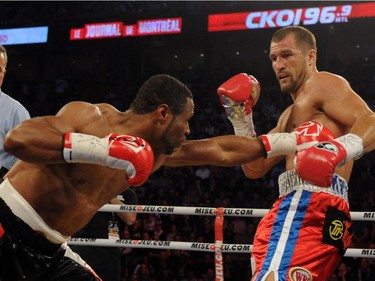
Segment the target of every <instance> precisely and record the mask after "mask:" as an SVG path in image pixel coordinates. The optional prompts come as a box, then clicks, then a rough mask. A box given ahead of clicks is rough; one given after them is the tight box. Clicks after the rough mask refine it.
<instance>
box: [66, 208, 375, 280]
mask: <svg viewBox="0 0 375 281" xmlns="http://www.w3.org/2000/svg"><path fill="white" fill-rule="evenodd" d="M98 211H99V212H133V213H148V214H150V213H153V214H155V213H157V214H176V215H201V216H206V215H214V216H216V218H215V242H214V243H200V242H199V243H198V242H181V241H159V240H131V239H117V240H114V239H99V238H71V239H69V240H68V244H69V245H84V246H105V247H128V248H142V249H145V248H148V249H169V250H187V251H203V252H214V253H215V274H216V277H215V279H216V281H219V280H221V281H222V280H224V265H223V256H222V253H247V254H248V253H251V251H252V247H253V246H252V245H248V244H224V243H223V233H224V232H223V225H224V216H236V217H237V216H241V217H263V216H264V215H265V214H266V213H267V212H268V211H269V210H268V209H243V208H212V207H186V206H153V205H115V204H113V205H112V204H107V205H104V206H103V207H102V208H100V209H99V210H98ZM350 214H351V216H352V220H356V221H375V212H350ZM345 257H361V258H375V249H359V248H348V249H347V250H346V253H345Z"/></svg>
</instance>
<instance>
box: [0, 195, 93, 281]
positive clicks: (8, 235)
mask: <svg viewBox="0 0 375 281" xmlns="http://www.w3.org/2000/svg"><path fill="white" fill-rule="evenodd" d="M64 254H65V248H64V247H62V245H61V244H54V243H52V242H50V241H49V240H47V239H46V238H45V237H43V236H42V235H40V234H38V233H37V232H35V231H34V230H33V229H31V227H30V226H29V225H27V224H26V223H24V222H23V221H22V220H21V219H20V218H18V217H17V216H15V215H14V214H13V213H12V211H11V210H10V208H9V207H8V206H7V205H6V203H5V202H4V200H3V199H2V198H0V281H20V280H27V281H41V280H43V281H53V280H56V281H57V280H59V281H64V280H65V281H75V280H77V281H78V280H80V281H82V280H87V281H97V280H100V279H99V278H97V277H96V276H95V275H94V274H93V273H91V272H90V271H89V270H87V269H86V268H85V267H83V266H82V265H81V264H79V263H77V262H76V261H74V260H72V259H70V258H68V257H66V256H64Z"/></svg>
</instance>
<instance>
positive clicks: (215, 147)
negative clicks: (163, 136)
mask: <svg viewBox="0 0 375 281" xmlns="http://www.w3.org/2000/svg"><path fill="white" fill-rule="evenodd" d="M263 156H264V148H263V145H262V144H261V142H260V141H259V140H258V139H257V138H256V137H253V138H248V137H241V136H234V135H226V136H219V137H213V138H210V139H202V140H192V141H186V142H185V143H183V144H182V146H181V148H180V149H179V150H178V151H176V152H175V153H173V154H172V155H170V156H169V157H168V158H167V159H166V161H165V162H164V163H163V165H165V166H172V167H177V166H195V165H215V166H222V167H232V166H236V165H241V164H243V163H246V162H249V161H254V160H255V159H258V158H259V157H263Z"/></svg>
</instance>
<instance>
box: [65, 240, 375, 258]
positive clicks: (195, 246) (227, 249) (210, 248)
mask: <svg viewBox="0 0 375 281" xmlns="http://www.w3.org/2000/svg"><path fill="white" fill-rule="evenodd" d="M68 244H69V245H84V246H103V247H126V248H141V249H145V248H148V249H169V250H186V251H202V252H214V251H215V244H213V243H199V242H181V241H159V240H130V239H118V240H112V239H99V238H71V239H69V240H68ZM252 249H253V245H248V244H222V252H223V253H251V251H252ZM345 257H361V258H375V249H359V248H358V249H357V248H348V249H347V250H346V253H345Z"/></svg>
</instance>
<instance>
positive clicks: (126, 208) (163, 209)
mask: <svg viewBox="0 0 375 281" xmlns="http://www.w3.org/2000/svg"><path fill="white" fill-rule="evenodd" d="M98 211H99V212H133V213H148V214H152V213H153V214H155V213H156V214H176V215H201V216H202V215H216V208H212V207H186V206H153V205H115V204H106V205H104V206H103V207H101V208H100V209H99V210H98ZM268 211H269V210H268V209H240V208H224V216H232V217H234V216H235V217H258V218H259V217H263V216H264V215H265V214H267V213H268ZM350 214H351V217H352V220H356V221H375V212H350Z"/></svg>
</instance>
